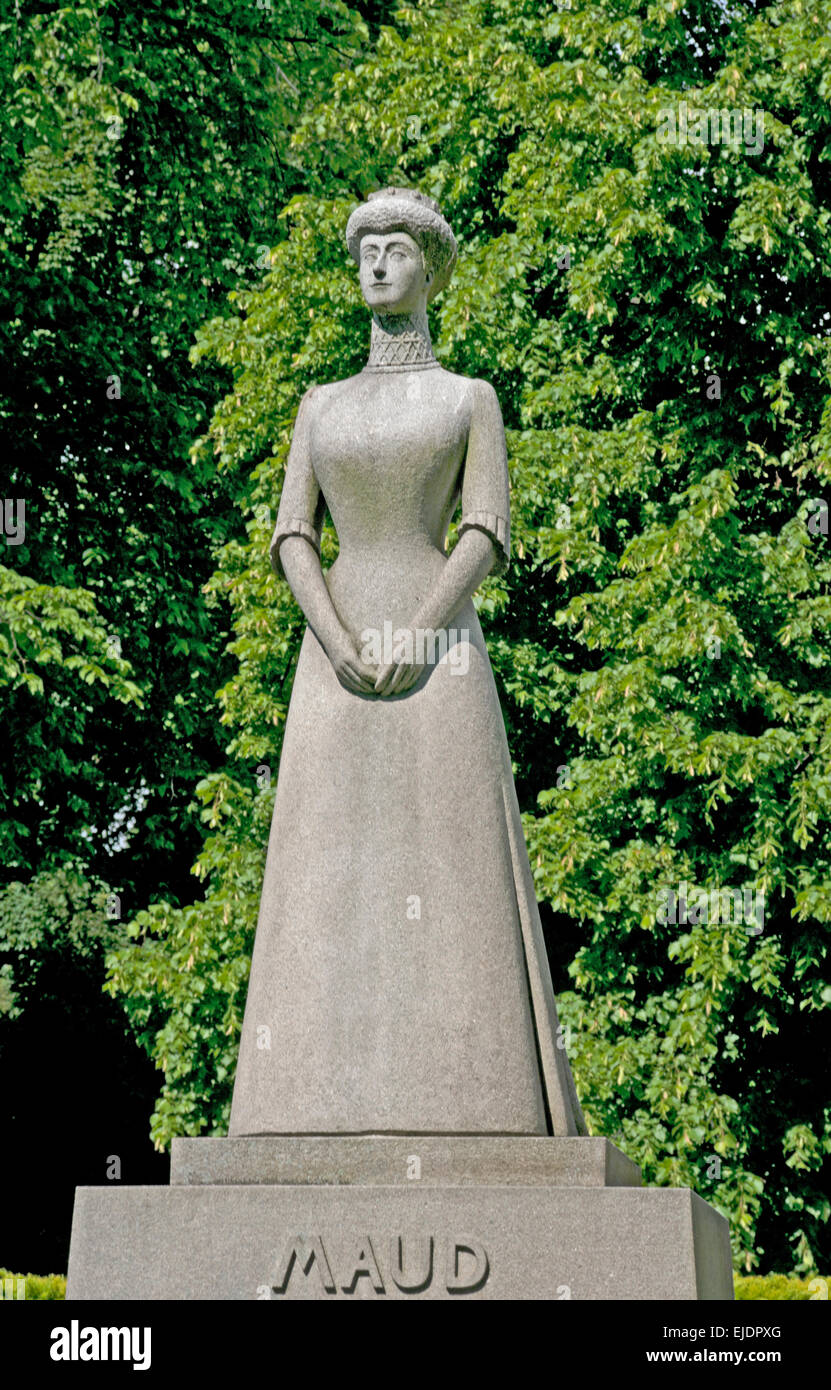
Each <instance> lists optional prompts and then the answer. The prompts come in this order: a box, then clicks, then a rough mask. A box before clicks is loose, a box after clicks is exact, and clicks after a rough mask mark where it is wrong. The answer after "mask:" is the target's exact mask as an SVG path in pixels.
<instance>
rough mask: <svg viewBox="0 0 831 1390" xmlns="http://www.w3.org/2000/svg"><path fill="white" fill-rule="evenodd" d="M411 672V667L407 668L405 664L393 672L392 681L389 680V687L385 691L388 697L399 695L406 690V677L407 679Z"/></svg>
mask: <svg viewBox="0 0 831 1390" xmlns="http://www.w3.org/2000/svg"><path fill="white" fill-rule="evenodd" d="M411 671H412V667H411V666H407V665H406V664H403V663H402V665H401V666H399V668H398V670H397V671H396V672H395V674H394V676H393V678H392V680H391V681H390V683H389V687H388V689H387V694H388V695H399V694H400V693H401V691H402V690H406V688H407V677H408V675H409V674H410V672H411Z"/></svg>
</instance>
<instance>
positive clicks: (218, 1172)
mask: <svg viewBox="0 0 831 1390" xmlns="http://www.w3.org/2000/svg"><path fill="white" fill-rule="evenodd" d="M170 1181H171V1183H172V1184H173V1185H174V1186H176V1187H179V1186H188V1187H190V1186H191V1185H192V1184H194V1183H199V1184H202V1183H223V1184H224V1183H243V1184H248V1183H279V1184H283V1183H291V1184H292V1185H294V1184H296V1183H297V1184H308V1185H310V1186H312V1187H317V1186H318V1185H319V1184H324V1185H334V1186H341V1185H343V1184H348V1185H349V1186H358V1187H360V1186H363V1185H364V1184H371V1185H372V1186H375V1185H376V1184H377V1183H381V1184H387V1185H390V1186H395V1185H396V1184H397V1183H402V1184H403V1185H404V1186H405V1187H410V1186H411V1185H412V1184H413V1183H414V1182H415V1183H418V1184H420V1185H421V1186H422V1187H441V1186H443V1185H445V1184H450V1185H451V1186H452V1187H456V1186H457V1185H459V1184H462V1185H468V1184H478V1185H480V1186H481V1185H483V1184H484V1185H485V1186H487V1187H501V1186H503V1185H504V1184H508V1185H510V1186H513V1185H514V1184H516V1183H518V1184H519V1185H520V1186H528V1187H535V1186H537V1184H542V1185H543V1186H548V1187H640V1185H641V1170H640V1168H639V1167H638V1165H637V1163H633V1162H632V1160H631V1158H627V1157H626V1155H625V1154H623V1153H621V1151H620V1149H618V1148H616V1147H615V1145H614V1144H612V1143H611V1142H610V1140H608V1139H602V1138H600V1139H595V1138H580V1139H578V1138H573V1139H571V1138H569V1139H550V1138H545V1137H544V1136H539V1137H538V1136H536V1135H528V1136H525V1135H520V1136H515V1135H490V1134H481V1135H480V1134H460V1135H437V1134H402V1135H391V1134H302V1135H300V1134H297V1135H295V1134H289V1135H271V1134H270V1135H262V1136H260V1135H256V1136H252V1137H249V1136H245V1137H241V1138H234V1139H174V1140H173V1150H172V1154H171V1159H170Z"/></svg>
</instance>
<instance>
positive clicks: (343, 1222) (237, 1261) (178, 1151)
mask: <svg viewBox="0 0 831 1390" xmlns="http://www.w3.org/2000/svg"><path fill="white" fill-rule="evenodd" d="M304 1165H305V1171H304ZM258 1174H259V1175H260V1176H257V1175H258ZM639 1179H640V1175H639V1171H638V1169H637V1167H636V1165H635V1164H633V1163H631V1162H630V1160H628V1159H626V1158H625V1157H624V1155H623V1154H621V1153H620V1152H619V1151H618V1150H616V1149H615V1148H614V1145H612V1144H609V1142H608V1140H603V1139H599V1140H598V1139H545V1138H541V1139H536V1138H527V1139H526V1138H513V1137H511V1138H497V1137H488V1136H482V1137H481V1138H480V1137H474V1138H471V1137H470V1136H465V1137H461V1136H460V1137H458V1138H454V1137H437V1136H429V1137H428V1136H413V1135H409V1136H401V1137H400V1138H398V1137H395V1136H360V1137H348V1136H303V1137H301V1136H291V1137H288V1138H276V1137H274V1138H271V1137H269V1138H266V1137H263V1138H254V1139H229V1140H222V1139H216V1140H210V1139H207V1140H206V1139H197V1140H177V1141H176V1142H175V1144H174V1153H173V1162H172V1171H171V1186H170V1187H169V1188H161V1187H133V1188H129V1187H127V1188H118V1187H86V1188H83V1187H82V1188H78V1190H77V1193H76V1198H75V1213H74V1217H73V1223H72V1243H71V1250H70V1257H69V1281H68V1289H67V1298H68V1299H72V1300H77V1299H132V1298H137V1299H148V1300H154V1299H194V1300H195V1299H269V1298H272V1299H280V1298H282V1299H285V1298H291V1299H295V1298H301V1299H315V1298H317V1299H321V1298H322V1299H326V1298H353V1299H354V1298H361V1299H366V1298H369V1299H374V1298H412V1297H419V1298H433V1299H435V1298H451V1297H466V1298H480V1299H481V1298H492V1299H513V1298H523V1299H532V1298H542V1299H569V1298H570V1299H581V1300H585V1299H629V1300H632V1299H671V1300H677V1299H732V1297H733V1279H732V1269H731V1260H730V1241H729V1236H728V1228H727V1222H726V1221H725V1220H724V1218H723V1217H722V1216H721V1215H719V1213H718V1212H716V1211H715V1210H714V1209H713V1208H712V1207H710V1206H708V1205H707V1203H706V1202H703V1201H702V1200H701V1198H700V1197H697V1196H696V1195H695V1193H694V1192H691V1191H689V1190H688V1189H687V1188H653V1189H644V1188H640V1187H638V1186H637V1185H636V1184H637V1183H638V1182H639Z"/></svg>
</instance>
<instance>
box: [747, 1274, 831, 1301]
mask: <svg viewBox="0 0 831 1390" xmlns="http://www.w3.org/2000/svg"><path fill="white" fill-rule="evenodd" d="M828 1283H829V1281H828V1280H827V1279H820V1278H818V1277H816V1276H815V1277H814V1278H813V1279H789V1278H788V1276H787V1275H786V1274H768V1275H765V1276H761V1275H758V1274H755V1275H754V1274H750V1275H744V1276H742V1275H737V1276H736V1279H735V1281H734V1292H735V1296H736V1299H737V1301H741V1302H746V1301H748V1300H750V1299H754V1300H768V1301H771V1302H772V1301H776V1302H798V1303H805V1302H818V1301H819V1302H825V1301H826V1300H827V1298H828Z"/></svg>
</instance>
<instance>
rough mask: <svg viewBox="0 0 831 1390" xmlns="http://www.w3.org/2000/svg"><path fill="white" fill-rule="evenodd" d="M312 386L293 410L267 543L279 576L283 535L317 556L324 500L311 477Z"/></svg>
mask: <svg viewBox="0 0 831 1390" xmlns="http://www.w3.org/2000/svg"><path fill="white" fill-rule="evenodd" d="M314 389H315V388H314V387H310V389H309V390H308V391H307V392H306V394H305V396H304V397H303V399H302V400H301V402H300V408H299V410H298V412H297V420H296V421H295V426H294V434H293V436H292V441H291V448H290V450H289V456H288V460H287V462H286V476H285V480H284V482H283V491H282V493H281V496H280V506H279V509H278V512H277V525H276V526H275V528H274V535H273V536H272V538H271V545H270V546H269V555H270V557H271V563H272V565H273V567H274V569H275V570H276V572H277V574H278V575H279V576H280V578H281V579H284V578H285V574H284V572H283V567H282V565H281V563H280V546H281V545H282V543H283V541H284V540H285V539H286V537H287V536H303V537H304V538H305V539H306V540H307V541H308V542H309V543H310V545H313V546H314V548H315V550H316V551H317V553H318V555H320V532H321V529H322V526H323V517H324V513H325V510H326V502H325V499H324V497H323V495H322V493H321V491H320V487H319V485H318V481H317V478H316V477H315V471H314V468H313V466H312V458H311V447H310V439H309V416H310V398H311V396H312V394H313V392H314Z"/></svg>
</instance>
